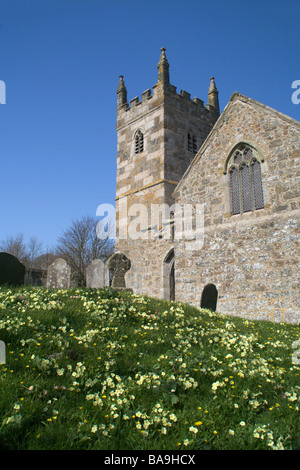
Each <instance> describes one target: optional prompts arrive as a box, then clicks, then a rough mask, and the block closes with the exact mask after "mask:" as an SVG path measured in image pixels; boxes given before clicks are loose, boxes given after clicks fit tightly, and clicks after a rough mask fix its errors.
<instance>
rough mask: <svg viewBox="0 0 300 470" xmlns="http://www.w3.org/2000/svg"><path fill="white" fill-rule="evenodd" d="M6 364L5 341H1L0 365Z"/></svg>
mask: <svg viewBox="0 0 300 470" xmlns="http://www.w3.org/2000/svg"><path fill="white" fill-rule="evenodd" d="M5 362H6V346H5V343H4V341H2V340H1V341H0V364H5Z"/></svg>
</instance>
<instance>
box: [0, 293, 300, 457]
mask: <svg viewBox="0 0 300 470" xmlns="http://www.w3.org/2000/svg"><path fill="white" fill-rule="evenodd" d="M241 313H242V312H241ZM299 337H300V329H299V326H296V325H289V324H283V323H271V322H263V321H247V320H244V319H242V318H237V317H228V316H224V315H220V314H218V313H215V312H210V311H208V310H201V309H199V308H194V307H191V306H187V305H182V304H179V303H175V302H166V301H159V300H155V299H151V298H147V297H144V296H138V295H133V294H130V293H124V292H120V293H117V292H115V291H113V290H111V289H105V290H94V289H74V290H57V291H56V290H47V289H43V288H35V289H34V288H14V289H13V288H11V289H10V288H1V289H0V339H1V340H3V341H4V342H5V343H6V363H5V364H1V365H0V449H1V450H4V449H14V450H16V449H28V450H29V449H30V450H33V449H51V450H52V449H68V450H71V449H105V450H108V449H109V450H125V449H130V450H139V449H147V450H157V449H158V450H174V449H175V450H178V449H182V450H189V449H193V450H196V449H214V450H224V449H226V450H238V449H242V450H247V449H251V450H252V449H253V450H254V449H255V450H258V449H270V450H271V449H287V450H288V449H299V448H300V420H299V407H300V403H299V401H300V366H299V365H298V364H295V363H293V360H292V355H293V353H294V352H295V350H294V349H293V347H292V344H293V342H294V341H296V340H299ZM297 362H298V361H297Z"/></svg>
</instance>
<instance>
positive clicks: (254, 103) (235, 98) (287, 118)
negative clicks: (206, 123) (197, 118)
mask: <svg viewBox="0 0 300 470" xmlns="http://www.w3.org/2000/svg"><path fill="white" fill-rule="evenodd" d="M236 101H240V102H242V103H245V104H248V105H250V106H254V107H256V108H260V109H262V110H265V111H267V112H268V113H271V114H273V115H274V117H275V116H276V117H277V118H280V119H281V120H283V121H286V122H287V123H290V124H293V125H295V124H296V125H298V126H299V127H300V122H299V121H297V120H296V119H293V118H291V117H290V116H287V115H286V114H283V113H281V112H280V111H277V110H276V109H274V108H271V107H270V106H267V105H265V104H263V103H260V102H259V101H256V100H254V99H252V98H249V97H247V96H245V95H242V94H241V93H239V92H237V91H235V92H234V93H233V94H232V96H231V98H230V100H229V102H228V103H227V105H226V106H225V108H224V110H223V112H222V114H221V115H220V117H219V118H218V120H217V121H216V123H215V125H214V127H213V128H212V130H211V131H210V133H209V134H208V136H207V138H206V139H205V141H204V142H203V144H202V146H201V147H200V149H199V150H198V152H197V154H196V155H195V157H194V159H193V160H192V161H191V163H190V165H189V167H188V168H187V170H186V172H185V173H184V175H183V176H182V178H181V180H180V181H179V183H178V185H177V186H176V188H175V191H174V194H176V193H177V191H178V190H179V189H180V188H181V185H182V184H183V182H184V180H185V179H186V177H187V176H188V174H189V173H190V171H191V170H192V169H193V167H194V166H195V165H196V163H197V162H198V161H199V160H200V158H201V156H202V154H203V153H204V151H205V150H206V148H207V147H208V145H209V144H210V141H211V140H212V138H213V136H214V134H215V133H216V132H217V131H218V130H219V129H220V128H221V127H222V125H223V124H224V121H225V120H226V118H227V114H228V113H229V110H230V109H231V107H232V106H233V104H234V103H235V102H236Z"/></svg>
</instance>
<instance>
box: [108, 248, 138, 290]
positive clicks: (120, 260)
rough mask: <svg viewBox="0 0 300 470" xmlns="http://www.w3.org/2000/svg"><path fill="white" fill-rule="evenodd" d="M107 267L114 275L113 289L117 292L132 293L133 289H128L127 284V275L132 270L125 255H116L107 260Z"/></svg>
mask: <svg viewBox="0 0 300 470" xmlns="http://www.w3.org/2000/svg"><path fill="white" fill-rule="evenodd" d="M106 265H107V267H108V269H109V270H110V271H111V273H112V281H111V287H112V288H113V289H117V290H128V291H132V289H126V283H125V274H126V272H127V271H129V269H130V268H131V262H130V259H128V258H127V256H126V255H124V254H123V253H114V254H113V255H111V257H110V258H109V259H108V260H107V263H106Z"/></svg>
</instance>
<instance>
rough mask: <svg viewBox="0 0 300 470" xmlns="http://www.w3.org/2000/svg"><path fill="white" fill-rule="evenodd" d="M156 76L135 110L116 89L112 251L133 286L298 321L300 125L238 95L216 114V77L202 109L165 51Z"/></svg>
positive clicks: (122, 89)
mask: <svg viewBox="0 0 300 470" xmlns="http://www.w3.org/2000/svg"><path fill="white" fill-rule="evenodd" d="M157 68H158V80H157V83H156V84H155V85H154V86H153V87H152V90H150V89H147V90H146V91H145V92H144V93H142V95H141V98H139V97H135V98H133V99H131V100H130V101H129V102H128V99H127V89H126V86H125V81H124V77H123V76H120V80H119V85H118V89H117V186H116V251H117V252H121V253H123V254H125V255H126V256H127V257H128V258H129V260H130V262H131V268H130V270H129V271H128V272H127V274H126V287H128V288H131V289H132V291H133V292H134V293H137V294H143V295H148V296H151V297H157V298H161V299H167V300H175V301H176V302H182V303H187V304H191V305H195V306H201V307H203V308H211V309H213V310H217V311H218V312H220V313H223V314H228V315H236V316H240V317H243V318H247V319H260V320H271V321H276V322H281V321H283V322H290V323H299V322H300V296H299V291H300V289H299V287H300V286H299V276H300V274H299V273H300V269H299V240H298V236H299V215H300V123H299V122H298V121H296V120H294V119H292V118H290V117H289V116H286V115H284V114H282V113H280V112H278V111H276V110H274V109H272V108H270V107H268V106H266V105H264V104H262V103H260V102H258V101H256V100H254V99H252V98H249V97H246V96H244V95H242V94H240V93H238V92H235V93H233V95H232V96H231V98H230V101H229V103H228V104H227V105H226V107H225V109H224V110H223V112H222V113H221V114H220V109H219V98H218V90H217V87H216V83H215V79H214V78H213V77H212V78H211V79H210V83H209V87H208V98H207V103H206V104H205V103H204V101H203V100H201V99H199V98H193V99H191V95H190V94H189V93H188V92H187V91H185V90H181V91H180V93H177V90H176V87H175V86H173V85H171V83H170V75H169V63H168V60H167V57H166V50H165V49H164V48H162V49H161V55H160V59H159V62H158V65H157ZM178 214H179V215H180V216H178ZM186 214H189V216H190V218H188V217H187V216H186ZM198 222H199V223H198ZM185 224H186V226H189V230H185V229H184V228H185Z"/></svg>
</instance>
